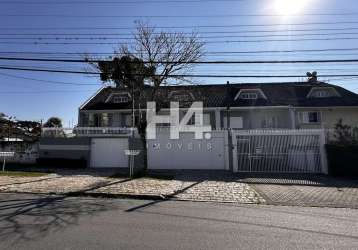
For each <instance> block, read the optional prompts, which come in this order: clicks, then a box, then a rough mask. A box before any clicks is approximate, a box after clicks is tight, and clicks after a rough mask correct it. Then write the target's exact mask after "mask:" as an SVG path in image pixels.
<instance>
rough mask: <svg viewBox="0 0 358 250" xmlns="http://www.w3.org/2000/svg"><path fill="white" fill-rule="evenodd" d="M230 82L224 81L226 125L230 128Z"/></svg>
mask: <svg viewBox="0 0 358 250" xmlns="http://www.w3.org/2000/svg"><path fill="white" fill-rule="evenodd" d="M230 102H231V99H230V82H229V81H227V82H226V126H227V129H229V128H230Z"/></svg>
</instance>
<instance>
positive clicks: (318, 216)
mask: <svg viewBox="0 0 358 250" xmlns="http://www.w3.org/2000/svg"><path fill="white" fill-rule="evenodd" d="M357 223H358V213H357V210H353V209H342V208H308V207H281V206H266V205H262V206H257V205H248V204H245V205H239V204H223V203H220V204H218V203H210V202H205V203H202V202H200V203H199V202H180V201H150V200H148V201H145V200H122V199H99V198H97V199H93V198H84V197H76V198H74V197H64V196H44V195H29V194H26V195H21V194H0V242H1V244H0V249H26V250H32V249H36V250H42V249H69V250H70V249H89V250H90V249H156V250H161V249H173V250H176V249H178V250H179V249H195V250H196V249H356V248H357V244H358V228H357Z"/></svg>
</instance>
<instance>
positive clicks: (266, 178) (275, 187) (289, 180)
mask: <svg viewBox="0 0 358 250" xmlns="http://www.w3.org/2000/svg"><path fill="white" fill-rule="evenodd" d="M240 181H241V182H244V183H247V184H249V185H250V186H251V187H253V188H254V189H255V190H256V191H257V192H258V193H259V194H260V195H261V196H262V197H263V198H264V199H265V200H266V204H272V205H291V206H320V207H347V208H358V180H350V179H343V178H333V177H328V176H322V175H295V174H290V175H268V174H266V175H265V174H251V175H241V177H240Z"/></svg>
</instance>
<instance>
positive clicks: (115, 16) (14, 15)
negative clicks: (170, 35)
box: [1, 12, 358, 19]
mask: <svg viewBox="0 0 358 250" xmlns="http://www.w3.org/2000/svg"><path fill="white" fill-rule="evenodd" d="M356 15H358V13H357V12H346V13H300V14H292V15H291V16H356ZM1 16H3V17H51V18H54V17H55V18H76V19H77V18H166V19H167V18H168V19H169V18H233V17H280V16H286V15H285V14H211V15H68V14H3V15H1Z"/></svg>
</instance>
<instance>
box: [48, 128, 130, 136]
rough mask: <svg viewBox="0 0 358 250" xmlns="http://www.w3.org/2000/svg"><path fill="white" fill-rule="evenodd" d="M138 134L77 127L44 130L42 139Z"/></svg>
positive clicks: (114, 129)
mask: <svg viewBox="0 0 358 250" xmlns="http://www.w3.org/2000/svg"><path fill="white" fill-rule="evenodd" d="M133 133H134V134H136V133H137V129H136V128H122V127H75V128H42V132H41V136H42V137H57V138H61V137H63V138H69V137H95V136H128V135H131V134H133Z"/></svg>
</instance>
